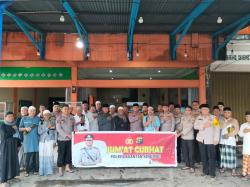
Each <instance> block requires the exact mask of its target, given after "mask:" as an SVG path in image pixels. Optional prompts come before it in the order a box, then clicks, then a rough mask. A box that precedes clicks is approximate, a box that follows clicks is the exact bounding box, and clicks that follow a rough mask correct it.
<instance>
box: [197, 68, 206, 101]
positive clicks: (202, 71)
mask: <svg viewBox="0 0 250 187" xmlns="http://www.w3.org/2000/svg"><path fill="white" fill-rule="evenodd" d="M199 101H200V104H202V103H206V67H200V68H199Z"/></svg>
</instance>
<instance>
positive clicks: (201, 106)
mask: <svg viewBox="0 0 250 187" xmlns="http://www.w3.org/2000/svg"><path fill="white" fill-rule="evenodd" d="M199 108H200V109H202V108H209V105H208V104H201V105H200V107H199Z"/></svg>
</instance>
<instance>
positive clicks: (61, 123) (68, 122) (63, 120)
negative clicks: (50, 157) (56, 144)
mask: <svg viewBox="0 0 250 187" xmlns="http://www.w3.org/2000/svg"><path fill="white" fill-rule="evenodd" d="M74 126H75V119H74V117H73V116H71V115H69V116H64V115H60V116H59V117H58V118H56V130H57V132H58V137H57V139H58V140H59V141H68V140H70V138H69V137H68V135H71V134H72V132H73V129H74Z"/></svg>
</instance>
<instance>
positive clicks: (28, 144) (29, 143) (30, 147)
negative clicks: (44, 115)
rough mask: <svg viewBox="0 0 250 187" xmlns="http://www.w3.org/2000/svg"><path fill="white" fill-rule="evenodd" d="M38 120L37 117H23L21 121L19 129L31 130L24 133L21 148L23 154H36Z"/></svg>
mask: <svg viewBox="0 0 250 187" xmlns="http://www.w3.org/2000/svg"><path fill="white" fill-rule="evenodd" d="M39 122H40V118H39V117H37V116H34V117H30V116H24V117H23V118H22V119H21V122H20V126H19V128H28V127H29V128H31V131H30V132H28V133H26V132H24V133H23V134H24V140H23V148H24V153H32V152H38V150H39V149H38V145H39V137H38V125H39Z"/></svg>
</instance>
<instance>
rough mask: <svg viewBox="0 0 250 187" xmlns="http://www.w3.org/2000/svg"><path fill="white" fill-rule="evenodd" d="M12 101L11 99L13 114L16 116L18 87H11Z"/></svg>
mask: <svg viewBox="0 0 250 187" xmlns="http://www.w3.org/2000/svg"><path fill="white" fill-rule="evenodd" d="M12 101H13V108H12V110H13V112H14V115H15V116H17V112H18V110H17V109H18V89H17V88H13V95H12Z"/></svg>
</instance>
